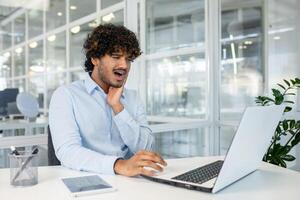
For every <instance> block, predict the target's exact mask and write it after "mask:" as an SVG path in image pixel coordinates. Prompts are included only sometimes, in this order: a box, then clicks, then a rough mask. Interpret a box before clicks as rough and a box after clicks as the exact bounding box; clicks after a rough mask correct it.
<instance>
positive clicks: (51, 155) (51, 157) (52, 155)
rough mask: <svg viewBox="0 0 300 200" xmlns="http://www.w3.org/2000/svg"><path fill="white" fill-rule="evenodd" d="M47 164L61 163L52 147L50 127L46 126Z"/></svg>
mask: <svg viewBox="0 0 300 200" xmlns="http://www.w3.org/2000/svg"><path fill="white" fill-rule="evenodd" d="M48 164H49V166H54V165H61V163H60V161H59V160H58V159H57V157H56V155H55V151H54V147H53V142H52V137H51V131H50V127H49V126H48Z"/></svg>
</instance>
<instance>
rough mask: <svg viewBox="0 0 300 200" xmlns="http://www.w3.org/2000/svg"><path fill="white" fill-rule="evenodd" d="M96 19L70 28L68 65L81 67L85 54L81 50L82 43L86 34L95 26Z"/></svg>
mask: <svg viewBox="0 0 300 200" xmlns="http://www.w3.org/2000/svg"><path fill="white" fill-rule="evenodd" d="M97 25H98V24H97V22H96V20H93V21H90V22H88V23H86V24H82V25H78V26H75V27H72V28H71V29H70V67H79V66H81V67H83V66H84V61H85V55H84V52H83V49H82V47H83V43H84V41H85V40H86V37H87V34H88V33H90V32H91V31H92V30H93V28H95V27H97Z"/></svg>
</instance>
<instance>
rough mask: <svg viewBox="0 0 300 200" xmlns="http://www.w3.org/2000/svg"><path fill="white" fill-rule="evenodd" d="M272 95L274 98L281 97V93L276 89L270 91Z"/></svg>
mask: <svg viewBox="0 0 300 200" xmlns="http://www.w3.org/2000/svg"><path fill="white" fill-rule="evenodd" d="M272 92H273V95H274V97H278V96H282V94H281V92H280V91H279V90H277V89H274V88H273V89H272Z"/></svg>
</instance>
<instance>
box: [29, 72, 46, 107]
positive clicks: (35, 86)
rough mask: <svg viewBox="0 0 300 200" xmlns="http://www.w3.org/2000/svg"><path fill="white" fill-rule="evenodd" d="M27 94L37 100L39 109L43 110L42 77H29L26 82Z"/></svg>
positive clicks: (43, 83)
mask: <svg viewBox="0 0 300 200" xmlns="http://www.w3.org/2000/svg"><path fill="white" fill-rule="evenodd" d="M28 89H29V93H30V94H32V95H33V96H35V97H36V98H37V100H38V104H39V108H44V91H45V78H44V76H43V75H42V76H41V75H39V76H30V77H29V80H28Z"/></svg>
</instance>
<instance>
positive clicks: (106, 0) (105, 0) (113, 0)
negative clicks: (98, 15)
mask: <svg viewBox="0 0 300 200" xmlns="http://www.w3.org/2000/svg"><path fill="white" fill-rule="evenodd" d="M100 2H101V9H104V8H107V7H109V6H112V5H114V4H117V3H120V2H122V0H101V1H100Z"/></svg>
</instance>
